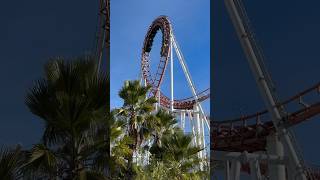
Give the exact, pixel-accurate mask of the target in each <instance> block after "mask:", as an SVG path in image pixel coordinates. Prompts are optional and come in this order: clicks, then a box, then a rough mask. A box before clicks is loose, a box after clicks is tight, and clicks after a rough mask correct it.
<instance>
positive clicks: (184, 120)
mask: <svg viewBox="0 0 320 180" xmlns="http://www.w3.org/2000/svg"><path fill="white" fill-rule="evenodd" d="M185 126H186V112H185V111H182V126H181V128H182V130H183V132H185Z"/></svg>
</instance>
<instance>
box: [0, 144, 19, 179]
mask: <svg viewBox="0 0 320 180" xmlns="http://www.w3.org/2000/svg"><path fill="white" fill-rule="evenodd" d="M23 158H24V157H23V152H22V151H21V147H20V146H17V147H16V148H15V149H9V148H5V147H2V148H1V150H0V177H1V179H2V180H15V179H19V178H20V177H21V172H20V167H21V165H22V163H23Z"/></svg>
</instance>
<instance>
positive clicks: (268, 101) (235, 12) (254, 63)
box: [224, 0, 306, 180]
mask: <svg viewBox="0 0 320 180" xmlns="http://www.w3.org/2000/svg"><path fill="white" fill-rule="evenodd" d="M224 2H225V5H226V8H227V10H228V12H229V15H230V18H231V20H232V23H233V25H234V27H235V29H236V32H237V35H238V37H239V39H240V42H241V45H242V48H243V50H244V52H245V54H246V56H247V60H248V63H249V65H250V68H251V70H252V72H253V74H254V77H255V80H256V83H257V85H258V88H259V90H260V93H261V95H262V97H263V100H264V103H265V105H266V107H267V109H268V111H269V112H270V114H271V117H272V121H273V125H274V127H275V129H276V130H277V132H278V133H279V136H280V139H281V141H282V142H283V145H285V147H286V149H287V151H288V156H289V159H290V162H291V163H292V164H294V166H295V169H296V170H297V173H298V177H299V178H298V180H306V175H305V174H304V172H303V167H302V164H301V162H300V159H299V158H298V155H297V152H296V151H295V149H294V146H293V144H292V142H291V139H290V137H289V135H288V131H287V130H286V129H285V128H279V127H278V124H279V122H280V121H281V119H282V117H281V114H280V111H279V109H278V107H277V106H276V104H277V102H276V100H275V96H274V94H273V92H272V91H271V89H270V88H271V87H269V85H268V82H267V81H266V77H267V76H268V75H267V74H266V72H267V71H266V70H265V69H263V67H262V66H261V64H260V63H261V62H259V59H258V56H257V54H256V52H255V51H254V45H253V44H252V42H251V40H250V39H249V36H251V35H252V34H249V33H250V32H247V31H246V28H245V25H244V23H245V22H244V20H243V19H242V18H241V15H240V12H239V9H238V8H237V6H236V4H235V2H234V0H225V1H224ZM242 10H243V9H242Z"/></svg>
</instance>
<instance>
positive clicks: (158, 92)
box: [156, 87, 161, 111]
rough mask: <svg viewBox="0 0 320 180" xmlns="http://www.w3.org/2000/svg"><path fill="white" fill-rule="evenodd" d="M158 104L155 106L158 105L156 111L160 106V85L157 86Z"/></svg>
mask: <svg viewBox="0 0 320 180" xmlns="http://www.w3.org/2000/svg"><path fill="white" fill-rule="evenodd" d="M157 96H158V98H157V99H158V104H157V106H158V108H157V109H156V110H157V111H158V110H159V109H160V107H161V93H160V87H159V89H158V95H157Z"/></svg>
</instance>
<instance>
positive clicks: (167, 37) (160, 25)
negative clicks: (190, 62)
mask: <svg viewBox="0 0 320 180" xmlns="http://www.w3.org/2000/svg"><path fill="white" fill-rule="evenodd" d="M158 30H161V32H162V47H161V52H160V56H161V58H160V62H159V64H158V67H157V70H156V73H155V75H152V74H151V69H150V63H149V61H150V60H149V54H150V51H151V48H152V44H153V40H154V37H155V35H156V34H157V32H158ZM171 31H172V27H171V23H170V21H169V19H168V18H167V17H166V16H160V17H158V18H157V19H156V20H154V21H153V23H152V25H151V26H150V27H149V30H148V32H147V34H146V36H145V40H144V43H143V49H142V60H141V70H142V74H143V77H144V79H145V80H146V84H147V85H150V86H151V87H152V89H151V92H150V96H158V93H160V103H161V105H162V106H163V107H166V108H169V107H170V102H171V101H170V98H169V97H167V96H166V95H164V93H163V92H158V91H159V89H160V85H161V83H162V80H163V76H164V72H165V69H166V67H167V64H168V60H169V54H170V51H171V49H170V44H171ZM209 97H210V89H206V90H204V91H202V92H200V93H197V94H196V95H195V96H192V97H189V98H185V99H175V100H174V102H173V106H174V109H192V108H193V107H194V105H195V104H196V103H197V102H202V101H204V100H206V99H208V98H209Z"/></svg>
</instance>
